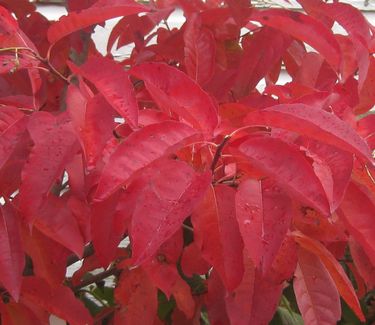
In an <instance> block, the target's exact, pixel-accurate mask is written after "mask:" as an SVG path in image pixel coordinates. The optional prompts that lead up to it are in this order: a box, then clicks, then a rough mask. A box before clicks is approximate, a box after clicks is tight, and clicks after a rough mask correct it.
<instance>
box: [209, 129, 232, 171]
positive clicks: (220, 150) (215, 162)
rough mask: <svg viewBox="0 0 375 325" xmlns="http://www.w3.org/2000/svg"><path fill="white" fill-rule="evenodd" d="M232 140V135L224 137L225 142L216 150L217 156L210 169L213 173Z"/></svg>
mask: <svg viewBox="0 0 375 325" xmlns="http://www.w3.org/2000/svg"><path fill="white" fill-rule="evenodd" d="M230 138H231V136H230V135H226V136H225V137H224V139H223V141H222V142H221V143H220V144H219V145H218V147H217V149H216V152H215V156H214V158H213V159H212V163H211V167H210V169H211V170H212V172H214V171H215V167H216V164H217V162H218V161H219V158H220V156H221V152H222V151H223V149H224V146H225V145H226V143H227V142H228V141H229V139H230Z"/></svg>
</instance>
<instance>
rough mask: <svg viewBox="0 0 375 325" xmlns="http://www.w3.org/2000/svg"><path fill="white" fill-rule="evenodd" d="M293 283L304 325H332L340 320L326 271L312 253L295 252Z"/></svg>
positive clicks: (336, 300) (339, 306)
mask: <svg viewBox="0 0 375 325" xmlns="http://www.w3.org/2000/svg"><path fill="white" fill-rule="evenodd" d="M294 276H295V278H294V281H293V288H294V292H295V295H296V299H297V303H298V307H299V310H300V311H301V314H302V318H303V320H304V323H305V324H306V325H316V324H319V325H320V324H321V325H333V324H336V323H337V321H338V320H339V319H340V318H341V305H340V296H339V293H338V292H337V289H336V287H335V283H334V282H333V281H332V278H331V276H330V275H329V273H328V271H327V269H326V268H325V267H324V265H323V264H322V262H321V261H320V260H319V258H318V257H316V256H315V255H314V254H312V253H310V252H308V251H305V250H303V249H300V250H299V254H298V265H297V269H296V272H295V275H294Z"/></svg>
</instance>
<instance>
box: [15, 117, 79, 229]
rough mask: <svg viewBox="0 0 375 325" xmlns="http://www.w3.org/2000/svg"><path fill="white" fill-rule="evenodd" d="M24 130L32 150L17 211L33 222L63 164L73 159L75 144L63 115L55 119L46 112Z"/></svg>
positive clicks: (61, 171) (35, 118)
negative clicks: (27, 134)
mask: <svg viewBox="0 0 375 325" xmlns="http://www.w3.org/2000/svg"><path fill="white" fill-rule="evenodd" d="M27 129H28V131H29V133H30V135H31V139H32V140H33V142H34V147H33V148H32V151H31V154H30V156H29V159H28V162H27V163H26V165H25V167H24V169H23V171H22V184H21V188H20V194H19V207H20V210H21V212H22V214H23V215H24V216H25V217H26V218H27V220H28V221H29V222H32V221H33V220H34V219H35V218H37V216H38V208H40V207H41V205H42V203H43V201H44V200H45V198H46V197H47V196H48V194H49V192H50V190H51V188H52V186H53V185H54V184H55V182H56V180H57V179H58V178H59V177H61V175H62V173H63V171H64V167H65V164H66V163H67V162H68V161H69V160H70V159H71V157H72V156H73V153H74V151H75V150H76V148H77V147H76V144H77V143H76V141H77V140H76V137H75V134H74V133H73V129H72V125H71V123H70V122H69V120H67V119H66V115H65V114H61V115H60V116H58V117H57V118H56V117H54V116H53V115H52V114H50V113H47V112H37V113H34V114H33V115H32V117H31V118H30V122H29V124H28V126H27Z"/></svg>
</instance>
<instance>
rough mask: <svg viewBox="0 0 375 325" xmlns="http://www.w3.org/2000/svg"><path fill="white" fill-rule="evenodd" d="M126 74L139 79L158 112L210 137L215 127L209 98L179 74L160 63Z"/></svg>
mask: <svg viewBox="0 0 375 325" xmlns="http://www.w3.org/2000/svg"><path fill="white" fill-rule="evenodd" d="M130 73H131V74H132V75H134V76H135V77H137V78H139V79H142V80H143V81H144V83H145V86H146V88H147V90H148V92H149V93H150V95H151V96H152V98H153V99H154V101H155V102H156V104H157V105H158V106H159V107H160V109H162V110H164V111H166V113H167V114H170V113H171V112H175V113H176V114H177V115H178V116H179V117H180V118H181V119H183V120H185V121H186V122H188V123H190V124H191V125H192V126H193V127H195V128H197V129H200V130H202V132H204V134H205V135H206V136H207V137H210V136H212V133H213V130H214V129H215V128H216V126H217V124H218V116H217V109H216V107H215V105H214V102H213V100H212V99H211V98H210V96H209V95H208V94H207V93H205V92H204V91H203V90H202V89H201V88H200V87H199V85H198V84H196V83H195V82H194V81H193V80H191V79H190V78H189V77H187V76H186V75H185V74H184V73H183V72H181V71H179V70H177V69H175V68H172V67H170V66H168V65H166V64H161V63H144V64H141V65H139V66H136V67H133V68H132V69H131V70H130Z"/></svg>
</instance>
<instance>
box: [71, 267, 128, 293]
mask: <svg viewBox="0 0 375 325" xmlns="http://www.w3.org/2000/svg"><path fill="white" fill-rule="evenodd" d="M120 274H121V270H119V269H116V268H111V269H109V270H106V271H103V272H100V273H98V274H95V275H92V276H91V277H90V278H89V279H86V280H84V281H82V282H81V283H80V284H79V285H76V286H74V287H72V290H73V291H74V292H78V291H79V290H80V289H82V288H84V287H87V286H89V285H90V284H93V283H96V282H100V281H102V280H104V279H106V278H108V277H110V276H112V275H115V276H119V275H120Z"/></svg>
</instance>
